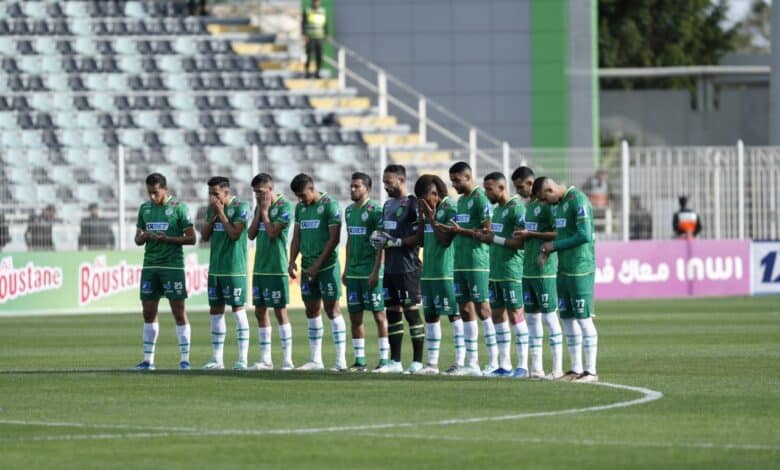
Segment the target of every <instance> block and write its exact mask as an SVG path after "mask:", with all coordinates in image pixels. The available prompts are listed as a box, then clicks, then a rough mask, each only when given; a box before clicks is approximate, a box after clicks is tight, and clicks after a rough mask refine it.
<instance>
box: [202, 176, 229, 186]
mask: <svg viewBox="0 0 780 470" xmlns="http://www.w3.org/2000/svg"><path fill="white" fill-rule="evenodd" d="M206 184H208V186H209V188H210V187H212V186H217V187H218V188H229V187H230V180H229V179H227V178H225V177H224V176H212V177H211V178H209V180H208V182H207V183H206Z"/></svg>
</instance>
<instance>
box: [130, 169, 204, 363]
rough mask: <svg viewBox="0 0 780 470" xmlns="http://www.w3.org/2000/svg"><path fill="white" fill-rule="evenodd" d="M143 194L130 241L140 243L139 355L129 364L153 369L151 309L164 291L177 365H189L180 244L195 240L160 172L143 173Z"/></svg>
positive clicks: (154, 337)
mask: <svg viewBox="0 0 780 470" xmlns="http://www.w3.org/2000/svg"><path fill="white" fill-rule="evenodd" d="M146 192H147V193H148V194H149V200H148V201H146V202H144V203H143V204H141V207H140V208H139V209H138V222H137V223H136V231H135V244H136V245H138V246H142V245H143V246H144V262H143V269H142V270H141V307H142V309H143V317H144V329H143V346H144V347H143V350H144V359H143V361H141V362H140V363H139V364H138V365H137V366H135V369H137V370H154V369H155V368H156V367H155V364H154V352H155V347H156V346H157V336H158V334H159V331H160V324H159V323H158V322H157V310H158V307H159V304H160V297H162V296H163V295H165V296H166V297H167V298H168V302H169V303H170V305H171V313H173V318H174V320H175V321H176V337H177V339H178V341H179V352H180V360H179V369H182V370H187V369H189V368H190V336H191V328H190V322H189V319H188V318H187V312H186V311H185V308H184V300H185V299H186V298H187V280H186V276H185V274H184V253H183V250H182V246H183V245H194V244H195V230H194V229H193V227H192V221H191V220H190V214H189V210H188V209H187V206H186V205H184V204H183V203H181V202H179V201H178V200H177V199H176V198H175V197H173V196H172V195H170V194H168V183H167V181H166V179H165V176H163V175H161V174H160V173H152V174H150V175H149V176H147V177H146Z"/></svg>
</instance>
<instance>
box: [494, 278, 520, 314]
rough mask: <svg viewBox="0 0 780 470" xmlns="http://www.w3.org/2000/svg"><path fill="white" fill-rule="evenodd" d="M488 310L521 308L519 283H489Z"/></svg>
mask: <svg viewBox="0 0 780 470" xmlns="http://www.w3.org/2000/svg"><path fill="white" fill-rule="evenodd" d="M489 289H490V308H492V309H503V308H505V309H507V310H518V309H521V308H523V283H522V282H521V281H490V287H489Z"/></svg>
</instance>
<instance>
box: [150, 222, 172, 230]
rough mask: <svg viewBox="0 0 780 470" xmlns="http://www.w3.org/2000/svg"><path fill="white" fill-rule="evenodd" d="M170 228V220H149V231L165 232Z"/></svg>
mask: <svg viewBox="0 0 780 470" xmlns="http://www.w3.org/2000/svg"><path fill="white" fill-rule="evenodd" d="M167 230H168V222H147V223H146V231H147V232H165V231H167Z"/></svg>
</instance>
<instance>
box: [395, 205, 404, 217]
mask: <svg viewBox="0 0 780 470" xmlns="http://www.w3.org/2000/svg"><path fill="white" fill-rule="evenodd" d="M403 213H404V208H403V204H401V207H399V208H398V209H396V210H395V216H396V217H401V214H403Z"/></svg>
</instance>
